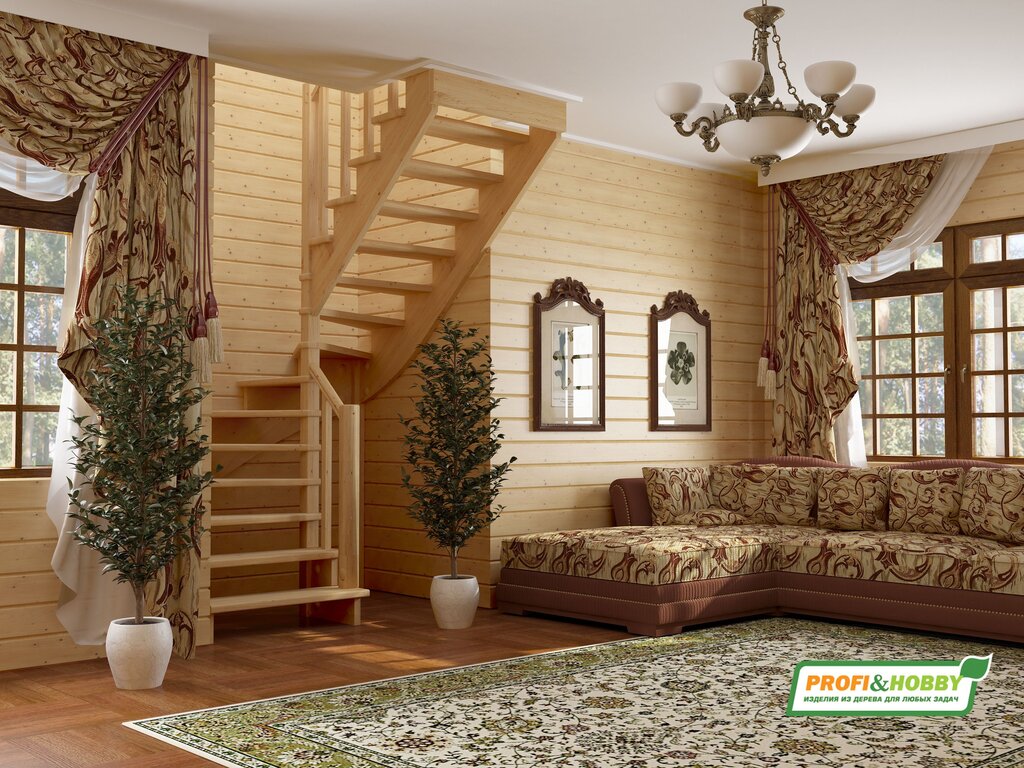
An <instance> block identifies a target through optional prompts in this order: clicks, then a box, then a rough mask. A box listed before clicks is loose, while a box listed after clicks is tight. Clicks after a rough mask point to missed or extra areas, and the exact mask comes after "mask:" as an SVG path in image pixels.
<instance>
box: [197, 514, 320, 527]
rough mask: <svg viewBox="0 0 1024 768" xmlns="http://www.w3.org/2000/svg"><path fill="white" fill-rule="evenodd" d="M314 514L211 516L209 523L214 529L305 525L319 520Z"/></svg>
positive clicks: (317, 515) (318, 516)
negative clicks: (288, 524)
mask: <svg viewBox="0 0 1024 768" xmlns="http://www.w3.org/2000/svg"><path fill="white" fill-rule="evenodd" d="M319 519H320V515H319V514H316V513H312V512H253V513H245V514H233V515H218V514H216V513H214V514H211V515H210V517H209V518H207V521H208V523H209V525H210V526H211V527H213V528H216V527H219V526H226V525H272V524H274V523H303V522H312V521H313V520H319Z"/></svg>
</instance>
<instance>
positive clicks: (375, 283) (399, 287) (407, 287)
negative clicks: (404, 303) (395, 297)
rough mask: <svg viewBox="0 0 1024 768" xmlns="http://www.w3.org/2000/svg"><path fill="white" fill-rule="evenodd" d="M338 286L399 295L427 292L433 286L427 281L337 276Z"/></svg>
mask: <svg viewBox="0 0 1024 768" xmlns="http://www.w3.org/2000/svg"><path fill="white" fill-rule="evenodd" d="M338 287H339V288H365V289H367V290H371V291H374V292H377V293H397V294H399V295H402V296H404V295H406V294H415V293H429V292H430V291H431V290H433V288H434V286H432V285H430V284H429V283H403V282H399V281H397V280H372V279H370V278H366V277H348V276H346V275H342V276H341V277H339V278H338Z"/></svg>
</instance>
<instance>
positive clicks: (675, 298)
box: [647, 291, 711, 432]
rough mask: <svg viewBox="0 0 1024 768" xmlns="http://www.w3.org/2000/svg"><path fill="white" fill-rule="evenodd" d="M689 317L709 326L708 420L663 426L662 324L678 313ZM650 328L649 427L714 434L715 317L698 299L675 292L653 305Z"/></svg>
mask: <svg viewBox="0 0 1024 768" xmlns="http://www.w3.org/2000/svg"><path fill="white" fill-rule="evenodd" d="M680 312H682V313H684V314H687V315H689V316H690V317H691V318H693V320H694V321H695V322H696V323H697V324H698V325H702V326H704V327H705V329H706V331H705V342H706V343H705V345H704V359H705V360H707V376H705V379H706V381H705V386H706V387H707V391H706V393H705V397H706V398H707V401H706V402H707V419H706V420H705V421H704V422H703V423H698V424H660V423H659V422H658V373H659V371H658V352H659V349H658V323H660V322H661V321H662V320H668V319H669V318H670V317H672V316H673V315H675V314H678V313H680ZM649 322H650V325H649V330H648V349H647V358H648V364H647V365H648V367H647V380H648V390H647V400H648V426H649V428H650V431H651V432H710V431H711V315H710V314H709V313H708V311H707V310H703V311H701V309H700V307H699V306H697V300H696V299H695V298H693V296H691V295H690V294H689V293H685V292H684V291H672V292H671V293H669V294H668V295H667V296H665V300H664V302H663V303H662V306H661V309H659V308H658V305H657V304H652V305H651V314H650V321H649Z"/></svg>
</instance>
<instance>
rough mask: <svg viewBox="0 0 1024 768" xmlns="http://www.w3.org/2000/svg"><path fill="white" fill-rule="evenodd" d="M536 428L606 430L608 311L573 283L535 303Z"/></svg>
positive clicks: (564, 281) (559, 283)
mask: <svg viewBox="0 0 1024 768" xmlns="http://www.w3.org/2000/svg"><path fill="white" fill-rule="evenodd" d="M533 428H534V430H537V431H542V432H543V431H593V432H600V431H603V430H604V305H603V304H602V303H601V300H600V299H597V300H594V299H591V298H590V291H588V290H587V288H586V286H584V285H583V283H581V282H580V281H579V280H573V279H572V278H571V277H565V278H559V279H558V280H555V281H554V282H553V283H552V284H551V288H550V289H549V290H548V295H547V296H541V295H540V294H539V293H538V294H535V295H534V297H533Z"/></svg>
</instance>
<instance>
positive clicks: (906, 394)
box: [850, 219, 1024, 462]
mask: <svg viewBox="0 0 1024 768" xmlns="http://www.w3.org/2000/svg"><path fill="white" fill-rule="evenodd" d="M850 288H851V294H852V297H853V299H854V315H855V318H856V323H857V351H858V353H859V357H860V362H859V364H860V373H861V377H862V381H861V384H860V395H861V409H862V412H863V419H864V437H865V443H866V448H867V454H868V458H869V459H870V460H875V461H891V460H906V459H910V458H917V457H921V458H925V457H929V456H948V457H960V458H979V459H988V460H996V461H1009V462H1013V461H1018V462H1019V461H1024V219H1014V220H1010V221H1003V222H992V223H986V224H975V225H970V226H964V227H957V228H950V229H947V230H946V231H945V232H943V234H942V237H941V238H940V240H939V241H937V242H936V243H934V244H933V245H932V246H929V248H928V249H926V251H925V252H924V253H923V254H922V255H921V256H920V257H919V258H918V260H917V261H916V262H915V263H914V265H913V266H912V267H911V269H908V270H905V271H903V272H901V273H899V274H897V275H894V276H892V277H889V278H887V279H885V280H881V281H879V282H877V283H869V284H863V283H858V282H857V281H855V280H851V281H850Z"/></svg>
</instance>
